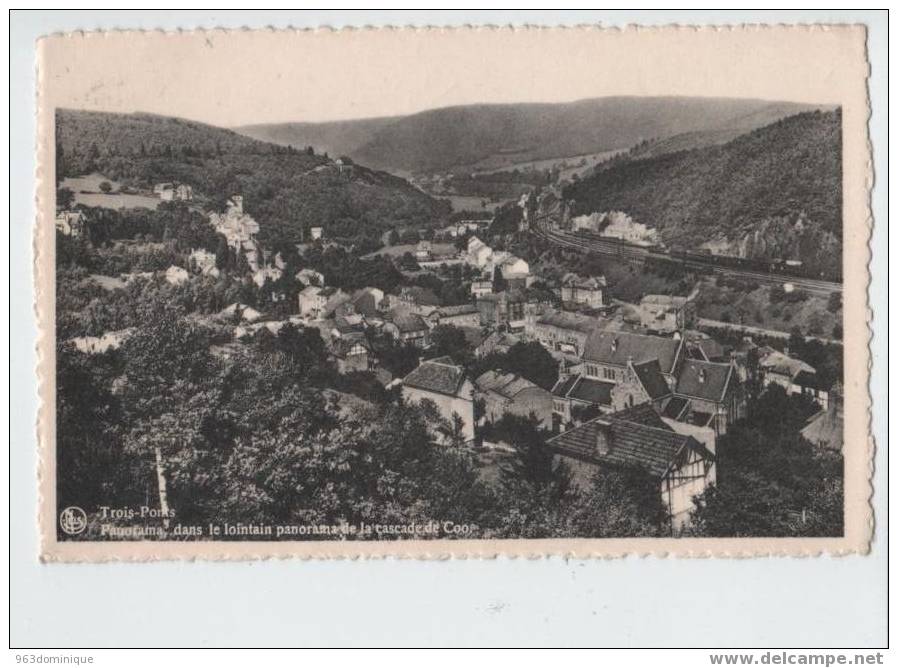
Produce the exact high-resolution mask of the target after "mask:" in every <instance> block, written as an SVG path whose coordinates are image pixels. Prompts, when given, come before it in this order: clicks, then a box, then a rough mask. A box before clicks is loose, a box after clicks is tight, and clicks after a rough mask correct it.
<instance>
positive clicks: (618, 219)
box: [568, 211, 661, 246]
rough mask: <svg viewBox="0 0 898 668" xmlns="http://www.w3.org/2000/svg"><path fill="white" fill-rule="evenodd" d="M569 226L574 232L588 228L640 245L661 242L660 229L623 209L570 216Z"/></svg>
mask: <svg viewBox="0 0 898 668" xmlns="http://www.w3.org/2000/svg"><path fill="white" fill-rule="evenodd" d="M568 227H569V229H570V230H571V231H573V232H577V231H579V230H587V231H589V232H593V233H596V234H599V235H600V236H603V237H610V238H613V239H620V240H622V241H625V242H627V243H630V244H636V245H639V246H654V245H656V244H659V243H661V235H660V234H659V233H658V230H656V229H655V228H653V227H648V226H646V225H643V224H642V223H638V222H636V221H634V220H633V219H632V218H631V217H630V216H629V215H627V214H626V213H623V212H622V211H607V212H603V213H591V214H589V215H584V216H574V217H572V218H570V221H569V225H568Z"/></svg>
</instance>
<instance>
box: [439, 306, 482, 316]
mask: <svg viewBox="0 0 898 668" xmlns="http://www.w3.org/2000/svg"><path fill="white" fill-rule="evenodd" d="M437 313H439V314H440V317H441V318H451V317H453V316H457V315H473V314H475V313H480V311H478V310H477V307H476V306H475V305H474V304H460V305H458V306H441V307H440V308H439V309H437Z"/></svg>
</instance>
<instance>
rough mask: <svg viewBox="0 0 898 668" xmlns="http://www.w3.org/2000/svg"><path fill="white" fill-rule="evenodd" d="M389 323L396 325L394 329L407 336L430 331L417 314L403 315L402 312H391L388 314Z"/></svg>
mask: <svg viewBox="0 0 898 668" xmlns="http://www.w3.org/2000/svg"><path fill="white" fill-rule="evenodd" d="M390 321H391V322H392V323H393V324H394V325H396V328H397V329H398V330H399V331H400V332H402V333H404V334H407V333H409V332H422V331H425V330H428V329H430V328H429V327H428V326H427V323H426V322H425V321H424V318H422V317H421V316H420V315H418V314H417V313H405V312H403V311H392V312H391V313H390Z"/></svg>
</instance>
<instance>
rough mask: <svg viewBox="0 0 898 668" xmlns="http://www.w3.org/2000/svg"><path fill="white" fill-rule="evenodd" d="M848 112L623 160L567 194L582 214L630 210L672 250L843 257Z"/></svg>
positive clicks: (827, 262) (816, 259) (822, 260)
mask: <svg viewBox="0 0 898 668" xmlns="http://www.w3.org/2000/svg"><path fill="white" fill-rule="evenodd" d="M841 121H842V115H841V111H840V110H836V111H830V112H808V113H802V114H798V115H796V116H792V117H789V118H786V119H783V120H780V121H778V122H776V123H773V124H772V125H768V126H766V127H764V128H760V129H758V130H754V131H752V132H750V133H748V134H745V135H742V136H740V137H738V138H736V139H734V140H732V141H730V142H728V143H726V144H723V145H720V146H708V147H704V148H698V149H694V150H689V151H681V152H677V153H669V154H665V155H661V156H658V157H651V158H646V159H626V160H621V161H619V162H618V163H617V164H615V165H614V166H612V167H610V168H609V169H606V170H603V171H600V172H598V173H596V174H594V175H592V176H591V177H589V178H586V179H584V180H582V181H581V182H579V183H575V184H572V185H571V186H569V187H568V188H567V189H566V190H565V197H566V198H569V199H573V200H574V201H575V206H574V211H575V213H577V214H585V213H592V212H604V211H624V212H626V213H627V214H629V215H630V216H632V217H633V219H634V220H636V221H637V222H640V223H644V224H646V225H650V226H653V227H656V228H658V229H659V230H660V231H661V234H662V236H663V238H664V241H665V242H666V243H667V244H668V245H671V246H684V247H695V246H698V245H700V244H702V243H704V242H718V245H719V246H721V247H722V248H724V249H725V250H726V251H727V252H731V253H737V254H740V255H743V256H746V257H768V258H786V259H790V258H792V259H801V260H803V261H804V262H805V263H807V264H809V265H810V266H818V267H821V268H824V267H831V266H832V265H833V263H837V262H840V258H841V238H842V181H841V179H842V133H841Z"/></svg>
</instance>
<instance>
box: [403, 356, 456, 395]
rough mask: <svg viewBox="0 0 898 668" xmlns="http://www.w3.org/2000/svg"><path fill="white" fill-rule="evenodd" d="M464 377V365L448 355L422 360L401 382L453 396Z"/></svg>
mask: <svg viewBox="0 0 898 668" xmlns="http://www.w3.org/2000/svg"><path fill="white" fill-rule="evenodd" d="M464 379H465V370H464V367H461V366H458V365H457V364H454V363H453V362H452V359H451V358H449V357H438V358H436V359H432V360H427V361H426V362H422V363H421V364H420V365H419V366H418V368H417V369H415V370H414V371H412V372H411V373H410V374H408V375H407V376H406V377H405V378H404V379H403V381H402V384H403V385H406V386H408V387H414V388H417V389H419V390H426V391H428V392H436V393H437V394H445V395H448V396H451V397H454V396H457V395H458V391H459V389H460V388H461V385H462V383H463V382H464Z"/></svg>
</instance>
